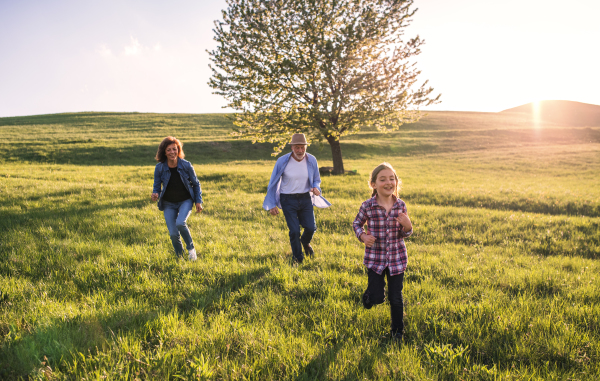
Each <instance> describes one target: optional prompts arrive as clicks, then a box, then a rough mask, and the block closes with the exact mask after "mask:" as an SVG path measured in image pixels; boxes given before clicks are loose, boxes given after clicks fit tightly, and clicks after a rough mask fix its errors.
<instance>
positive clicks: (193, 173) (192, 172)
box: [188, 163, 202, 204]
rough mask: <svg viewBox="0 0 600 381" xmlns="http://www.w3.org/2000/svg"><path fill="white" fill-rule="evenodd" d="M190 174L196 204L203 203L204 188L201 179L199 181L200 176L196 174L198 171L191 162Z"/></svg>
mask: <svg viewBox="0 0 600 381" xmlns="http://www.w3.org/2000/svg"><path fill="white" fill-rule="evenodd" d="M188 175H189V177H190V182H191V184H192V189H193V190H194V202H195V203H196V204H202V188H200V181H198V176H196V171H195V170H194V166H193V165H192V163H190V167H189V169H188Z"/></svg>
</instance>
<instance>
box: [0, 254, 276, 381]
mask: <svg viewBox="0 0 600 381" xmlns="http://www.w3.org/2000/svg"><path fill="white" fill-rule="evenodd" d="M167 267H169V266H168V265H167ZM170 267H171V268H172V269H177V268H179V267H178V266H170ZM269 272H270V269H269V268H268V267H261V268H258V269H253V270H250V271H247V272H242V273H236V274H231V275H226V276H222V277H219V278H218V279H217V283H215V284H214V288H212V289H210V290H208V291H206V292H192V293H187V296H185V297H184V299H181V298H177V297H176V296H174V297H172V298H165V299H163V300H161V301H160V303H158V304H156V305H155V306H154V305H153V303H150V306H148V307H147V308H141V309H140V308H139V307H138V306H137V304H136V307H135V309H134V308H133V307H129V306H127V307H126V308H124V309H122V310H118V311H113V312H110V313H107V312H105V311H102V310H96V313H95V314H94V315H93V316H89V315H88V316H83V315H78V316H75V317H72V318H69V317H66V315H65V317H60V318H54V319H52V320H51V321H50V322H49V323H48V324H43V325H39V326H37V327H36V326H35V325H34V324H31V323H29V322H26V321H25V320H23V322H22V323H21V322H20V323H18V325H21V326H22V328H23V327H24V325H26V326H27V327H25V328H23V329H21V330H20V336H21V338H20V340H17V341H14V342H13V343H12V344H11V345H10V346H8V347H4V348H3V350H2V351H0V363H2V364H3V366H2V367H1V369H0V378H2V379H17V378H19V377H22V378H27V377H28V376H29V375H31V373H32V372H33V371H35V369H37V368H40V367H41V365H40V364H41V363H42V362H43V361H46V364H47V365H49V366H50V367H51V368H52V369H55V370H61V366H62V367H64V366H65V363H64V362H65V361H66V362H67V363H70V362H71V360H76V359H79V357H78V356H77V354H78V353H81V354H83V355H87V354H88V353H92V354H97V353H96V352H97V351H98V350H99V348H100V349H104V350H106V349H107V348H106V347H107V345H109V346H110V345H112V343H116V342H117V341H118V340H117V338H119V337H131V336H136V337H138V338H139V341H140V343H141V345H142V347H143V348H152V347H153V346H154V345H157V344H158V341H159V338H158V337H157V336H156V335H154V334H153V332H154V331H156V332H160V331H161V330H162V329H161V327H162V323H161V321H160V319H161V317H162V316H165V315H168V314H170V313H172V312H173V309H174V308H175V309H176V310H177V311H178V313H179V314H181V315H182V318H183V320H186V317H187V316H188V315H189V314H190V313H192V312H194V311H198V310H201V311H204V312H205V313H210V314H218V313H219V312H220V311H221V310H223V309H227V308H230V307H231V306H232V305H233V304H235V308H238V307H239V304H240V303H241V301H240V300H239V298H238V299H236V300H235V301H234V303H233V304H232V305H229V306H227V305H226V304H224V303H223V300H225V299H227V297H228V296H229V295H230V294H231V293H233V292H236V291H237V290H240V289H242V288H244V287H246V286H247V285H249V284H252V283H254V282H257V281H259V280H260V279H261V278H263V277H264V276H266V275H267V274H269ZM179 275H181V274H179ZM107 291H108V290H105V289H97V290H96V291H95V292H94V293H92V294H88V296H89V297H92V298H93V296H94V294H103V295H105V294H109V295H110V293H108V292H107ZM184 293H185V292H184ZM116 296H117V299H122V300H123V301H126V300H131V299H134V300H145V295H142V294H139V295H136V294H133V293H132V292H131V290H129V291H127V290H123V293H121V294H118V295H116ZM107 303H110V304H112V305H114V304H115V303H114V301H113V302H110V301H107ZM9 323H10V322H9ZM90 351H91V352H90ZM113 354H114V353H113ZM117 355H119V354H117Z"/></svg>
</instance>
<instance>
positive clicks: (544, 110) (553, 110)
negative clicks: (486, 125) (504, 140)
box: [502, 101, 600, 126]
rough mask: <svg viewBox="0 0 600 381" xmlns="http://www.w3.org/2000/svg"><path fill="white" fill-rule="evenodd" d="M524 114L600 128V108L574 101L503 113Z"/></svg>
mask: <svg viewBox="0 0 600 381" xmlns="http://www.w3.org/2000/svg"><path fill="white" fill-rule="evenodd" d="M502 112H503V113H522V114H526V115H529V116H530V117H532V118H538V119H540V120H542V121H545V122H550V123H556V124H562V125H567V126H600V106H598V105H592V104H588V103H581V102H573V101H540V102H532V103H527V104H525V105H521V106H518V107H513V108H510V109H508V110H504V111H502Z"/></svg>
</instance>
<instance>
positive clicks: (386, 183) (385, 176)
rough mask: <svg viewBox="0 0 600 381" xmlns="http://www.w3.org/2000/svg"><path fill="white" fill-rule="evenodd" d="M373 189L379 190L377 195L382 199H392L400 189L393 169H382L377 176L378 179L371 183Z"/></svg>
mask: <svg viewBox="0 0 600 381" xmlns="http://www.w3.org/2000/svg"><path fill="white" fill-rule="evenodd" d="M371 187H372V188H373V189H375V190H377V194H378V195H379V196H382V197H390V196H391V195H393V194H394V192H395V191H396V189H397V187H398V181H397V180H396V175H395V174H394V172H393V171H392V170H391V169H382V170H381V171H379V173H378V174H377V179H376V180H375V182H374V183H371Z"/></svg>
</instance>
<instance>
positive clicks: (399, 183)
mask: <svg viewBox="0 0 600 381" xmlns="http://www.w3.org/2000/svg"><path fill="white" fill-rule="evenodd" d="M384 169H389V170H390V171H392V172H393V173H394V177H395V178H396V189H395V190H394V196H396V197H398V193H399V192H400V189H402V180H400V178H399V177H398V175H397V174H396V171H395V170H394V168H393V167H392V165H391V164H390V163H386V162H383V163H381V164H379V165H378V166H377V167H376V168H375V169H374V170H373V172H371V177H370V180H369V188H371V189H373V193H371V197H373V196H375V195H376V194H377V189H374V188H373V185H372V184H373V183H374V182H376V181H377V176H378V175H379V172H381V171H383V170H384Z"/></svg>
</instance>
